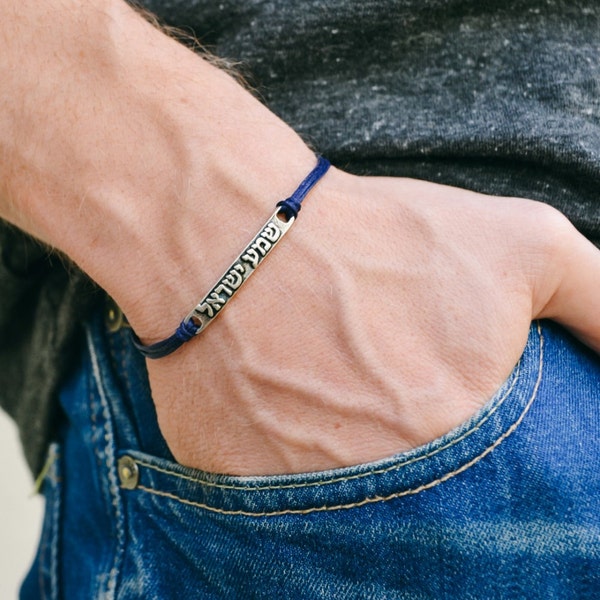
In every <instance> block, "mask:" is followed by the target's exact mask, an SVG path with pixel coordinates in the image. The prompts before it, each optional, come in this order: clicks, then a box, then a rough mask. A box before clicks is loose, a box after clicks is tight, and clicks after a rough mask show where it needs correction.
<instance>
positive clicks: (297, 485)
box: [135, 323, 542, 491]
mask: <svg viewBox="0 0 600 600" xmlns="http://www.w3.org/2000/svg"><path fill="white" fill-rule="evenodd" d="M537 329H538V334H539V335H540V337H541V336H542V333H541V328H540V325H539V323H538V327H537ZM540 352H541V349H540ZM520 372H521V360H519V362H518V363H517V366H516V371H515V373H514V375H513V380H512V381H511V384H510V387H509V389H508V390H507V391H506V393H505V394H504V396H503V397H502V398H501V399H500V400H498V401H497V403H496V404H495V405H494V406H493V408H491V409H490V411H489V412H488V413H487V414H486V415H484V416H483V417H482V419H481V421H478V422H477V424H476V425H474V426H473V427H472V428H471V429H469V430H467V431H465V433H463V434H462V435H460V436H459V437H457V438H455V439H453V440H452V441H450V442H448V443H447V444H445V445H443V446H440V447H439V448H436V449H435V450H432V451H431V452H428V453H427V454H423V455H421V456H416V457H414V458H411V459H410V460H407V461H406V462H403V463H400V464H394V465H391V466H389V467H385V468H381V469H372V470H370V471H365V472H363V473H357V474H355V475H348V476H346V477H336V478H334V479H329V480H324V481H323V480H321V481H310V482H304V483H288V484H282V485H268V486H260V485H257V486H242V485H233V484H222V483H215V482H212V481H206V480H203V479H199V478H197V477H192V476H190V475H182V474H181V473H177V472H175V471H172V470H169V469H163V468H161V467H158V466H156V465H152V464H150V463H147V462H145V461H143V460H139V459H135V460H136V462H137V463H138V464H139V465H141V466H143V467H147V468H148V469H152V470H154V471H157V472H159V473H165V474H166V475H171V476H173V477H177V478H179V479H183V480H185V481H190V482H192V483H197V484H201V485H204V486H206V487H213V488H217V489H223V490H238V491H263V490H265V491H269V490H289V489H298V488H307V487H318V486H322V485H331V484H334V483H341V482H344V481H352V480H355V479H362V478H364V477H369V476H371V475H382V474H384V473H389V472H391V471H396V470H400V469H402V468H404V467H408V466H409V465H412V464H414V463H416V462H419V461H421V460H425V459H427V458H431V457H432V456H434V455H436V454H438V453H439V452H442V451H443V450H447V449H448V448H451V447H452V446H454V445H455V444H458V443H459V442H462V441H463V440H464V439H465V438H467V437H468V436H470V435H471V434H473V433H475V432H476V431H477V430H479V429H480V428H481V427H482V426H483V425H484V424H485V422H486V421H488V420H489V419H490V418H491V417H492V415H493V414H494V413H495V412H496V411H497V410H498V409H499V408H500V407H501V406H502V405H503V404H504V402H505V401H506V399H507V398H508V397H509V396H510V394H511V392H512V391H513V389H514V387H515V386H516V385H517V382H518V381H519V378H520Z"/></svg>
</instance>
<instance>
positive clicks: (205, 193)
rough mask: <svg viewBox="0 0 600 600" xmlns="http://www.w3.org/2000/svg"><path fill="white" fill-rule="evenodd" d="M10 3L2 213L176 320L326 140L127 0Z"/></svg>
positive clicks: (146, 322) (4, 30) (133, 306)
mask: <svg viewBox="0 0 600 600" xmlns="http://www.w3.org/2000/svg"><path fill="white" fill-rule="evenodd" d="M0 6H1V8H2V12H3V20H2V22H1V23H0V39H1V40H2V44H3V53H2V56H1V57H0V78H1V79H2V81H3V86H2V93H1V95H0V151H1V152H2V156H3V161H2V164H1V165H0V186H1V193H0V214H1V216H3V217H4V218H6V219H7V220H9V221H11V222H13V223H15V224H16V225H17V226H19V227H21V228H22V229H25V230H26V231H28V232H30V233H31V234H33V235H35V236H36V237H38V238H40V239H42V240H43V241H45V242H47V243H48V244H50V245H51V246H54V247H56V248H58V249H60V250H62V251H63V252H65V253H66V254H67V255H68V256H69V257H70V258H71V259H73V260H74V261H75V262H76V263H78V264H79V265H80V266H81V267H82V268H83V269H84V270H85V271H86V272H88V273H89V274H90V275H91V276H92V277H93V278H94V279H96V281H98V283H100V285H101V286H103V287H104V288H105V289H107V290H108V291H109V293H112V294H113V295H115V297H117V298H118V299H119V301H120V302H121V304H122V305H123V307H124V308H125V310H126V312H127V313H128V316H130V318H132V319H133V320H134V325H136V327H138V328H139V329H141V332H140V333H141V334H142V335H144V336H145V337H146V338H152V337H154V336H157V337H160V336H161V335H164V334H166V333H169V332H170V330H171V329H172V328H173V327H174V326H175V325H176V324H177V322H178V320H179V319H180V318H181V316H182V315H183V314H184V313H185V312H187V310H189V309H190V308H191V307H192V305H193V303H194V302H195V301H196V300H197V297H198V295H199V294H200V293H202V292H203V291H204V287H206V285H207V283H208V282H211V281H212V279H214V277H215V276H216V275H218V273H219V270H220V269H221V268H222V267H223V266H226V264H227V263H228V261H229V260H230V259H231V258H232V257H233V256H235V255H236V253H237V252H238V251H239V249H240V248H241V244H242V243H243V242H244V241H245V238H246V237H248V233H249V232H253V230H254V229H256V228H257V227H258V226H260V224H262V221H264V219H265V218H266V216H268V214H269V211H270V210H272V207H273V204H274V201H275V200H278V199H281V198H283V197H285V195H286V194H288V193H289V192H290V191H291V189H293V188H294V187H295V185H296V183H297V182H298V181H299V180H300V179H301V178H302V177H303V175H304V174H305V173H306V172H307V171H308V170H309V169H310V167H311V166H312V164H313V161H314V159H313V156H312V153H311V152H310V151H309V150H308V149H307V148H306V146H305V145H304V144H303V143H302V141H301V140H300V139H299V138H298V137H297V136H296V134H295V133H294V132H293V131H292V130H291V129H289V128H288V127H287V126H286V125H285V124H284V123H282V122H281V121H280V120H279V119H277V118H276V117H275V116H274V115H273V114H272V113H270V112H269V111H268V110H267V109H266V108H264V107H263V106H262V105H261V104H260V103H259V102H258V101H256V100H255V99H254V98H253V97H252V96H251V95H250V94H249V93H248V92H247V91H245V90H244V89H243V88H242V87H241V86H240V85H239V84H237V83H236V82H235V81H234V80H233V79H232V78H231V77H229V76H228V75H227V74H225V73H223V72H222V71H220V70H219V69H217V68H215V67H214V66H212V65H211V64H209V62H207V61H205V60H203V59H202V58H200V57H198V56H197V55H195V54H194V53H192V52H191V51H190V50H188V49H186V48H184V47H183V46H182V45H181V44H179V43H177V42H175V41H173V40H171V39H169V38H168V37H167V36H165V35H163V34H162V33H160V32H159V31H158V30H156V29H155V28H154V27H152V26H151V25H149V24H148V23H147V22H146V21H145V20H144V19H143V18H141V17H140V16H139V15H138V14H137V13H135V12H134V11H133V10H132V9H130V8H129V7H128V6H127V5H126V4H125V3H124V2H121V1H114V0H107V1H103V2H94V3H84V2H77V1H73V0H60V1H58V0H49V1H48V2H44V3H42V4H40V3H38V2H29V1H27V2H19V3H17V2H14V1H13V0H10V1H7V0H3V1H2V2H1V4H0ZM225 220H226V221H227V225H224V224H223V223H224V221H225ZM217 241H218V243H217ZM117 265H118V268H115V267H116V266H117ZM192 276H193V281H190V278H191V277H192ZM188 281H189V283H186V282H188ZM203 284H204V285H203ZM165 296H167V297H168V298H169V302H168V303H167V305H165V302H164V298H165ZM141 298H143V307H142V306H141V301H140V299H141ZM171 310H172V314H169V311H171ZM157 311H160V314H161V315H162V316H161V319H162V323H161V324H160V325H159V324H158V323H154V322H153V321H152V319H151V318H150V315H155V314H156V313H157Z"/></svg>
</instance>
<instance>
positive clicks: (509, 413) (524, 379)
mask: <svg viewBox="0 0 600 600" xmlns="http://www.w3.org/2000/svg"><path fill="white" fill-rule="evenodd" d="M542 364H543V338H542V334H541V328H540V326H539V325H537V324H536V325H534V326H533V327H532V329H531V331H530V336H529V339H528V342H527V345H526V348H525V351H524V353H523V356H522V357H521V359H520V361H519V363H518V364H517V365H516V366H515V368H514V370H513V372H512V373H511V375H510V376H509V378H508V379H507V380H506V382H505V383H504V384H503V386H502V387H501V389H500V390H498V392H497V393H496V394H495V395H494V396H493V397H492V398H491V399H490V400H489V401H488V402H487V403H486V405H485V406H484V407H483V408H482V409H481V410H479V411H478V413H477V414H476V415H474V416H473V417H472V418H471V419H469V420H468V421H467V422H465V423H463V424H462V425H461V426H459V427H457V428H455V429H454V430H453V431H451V432H449V433H448V434H446V435H444V436H443V437H441V438H438V439H437V440H434V441H433V442H431V443H429V444H426V445H424V446H422V447H419V448H416V449H414V450H412V451H409V452H404V453H401V454H398V455H394V456H392V457H389V458H386V459H383V460H379V461H376V462H371V463H365V464H361V465H356V466H353V467H348V468H340V469H333V470H329V471H320V472H313V473H303V474H294V475H277V476H261V477H233V476H226V475H219V474H213V473H204V472H201V471H197V470H194V469H189V468H186V467H183V466H181V465H179V464H177V463H175V462H173V461H169V460H165V459H162V458H157V457H154V456H150V455H147V454H144V453H141V452H139V451H136V450H132V451H127V450H124V451H122V452H121V456H122V457H125V456H126V457H127V459H122V460H126V461H127V464H128V465H129V467H132V466H134V467H135V473H136V475H135V478H136V481H135V485H133V486H132V485H131V482H129V485H125V487H129V488H133V489H135V490H137V492H138V493H140V492H141V493H145V494H151V495H154V496H156V498H157V501H158V499H159V498H163V499H165V500H167V501H170V502H180V503H181V504H183V505H187V506H190V507H195V508H197V509H201V510H205V511H209V512H213V513H215V514H222V515H238V516H248V517H252V516H254V517H269V516H281V515H286V514H288V515H292V514H310V513H313V512H326V511H337V510H344V509H352V508H357V507H360V506H364V505H368V504H372V503H378V502H385V501H388V500H393V499H395V498H401V497H403V496H409V495H415V494H418V493H419V492H422V491H424V490H428V489H431V488H432V487H435V486H437V485H439V484H441V483H444V482H445V481H447V480H449V479H451V478H453V477H455V476H457V475H459V474H460V473H462V472H464V471H466V470H467V469H469V468H470V467H472V466H474V465H475V464H477V463H478V462H479V461H481V460H482V459H483V458H484V457H486V456H487V455H488V454H490V453H492V452H493V451H494V450H495V449H496V448H497V447H498V446H500V445H501V444H502V442H503V441H504V440H505V439H507V438H508V437H509V436H510V435H511V434H512V433H513V432H514V431H515V429H516V428H517V427H518V426H519V424H520V423H521V421H522V420H523V418H524V417H525V415H526V413H527V411H528V410H529V407H530V406H531V403H532V402H533V401H534V399H535V395H536V391H537V388H538V386H539V383H540V378H541V367H542ZM129 470H131V469H129ZM128 472H129V471H128ZM122 481H123V480H122Z"/></svg>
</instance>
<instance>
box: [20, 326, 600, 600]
mask: <svg viewBox="0 0 600 600" xmlns="http://www.w3.org/2000/svg"><path fill="white" fill-rule="evenodd" d="M111 329H113V331H109V330H108V329H107V327H106V325H105V323H104V321H103V320H102V319H101V318H100V317H98V318H96V319H95V320H94V322H93V323H92V324H91V325H90V328H89V331H88V334H87V347H86V349H85V351H83V353H82V361H81V365H80V367H79V369H78V370H77V371H76V372H75V373H74V375H73V376H72V377H71V379H70V380H69V381H68V382H67V384H66V385H65V387H64V389H63V392H62V396H61V402H62V406H63V409H64V413H65V420H64V425H63V427H62V430H61V436H60V440H59V442H58V443H57V444H55V445H54V446H53V447H52V448H51V449H50V454H51V468H50V470H49V472H48V475H47V477H46V481H45V486H44V493H45V495H46V498H47V511H46V518H45V524H44V528H43V534H42V541H41V544H40V549H39V552H38V556H37V558H36V562H35V564H34V566H33V568H32V570H31V573H30V574H29V576H28V578H27V580H26V581H25V583H24V585H23V589H22V598H24V599H27V600H28V599H31V598H48V599H55V598H68V599H84V598H85V599H88V598H103V599H113V598H115V599H117V598H118V599H119V600H129V599H133V598H144V599H154V598H157V599H168V598H177V599H182V598H185V599H188V598H243V599H247V598H278V599H279V598H283V599H287V598H290V599H297V598H300V599H302V598H311V599H312V598H361V599H369V598H377V599H384V598H385V599H387V598H414V599H417V598H418V599H424V598H435V599H438V598H451V599H456V598H459V599H460V598H510V599H514V598H544V599H548V598H597V597H600V468H599V461H598V459H599V458H600V407H599V402H598V401H599V400H600V360H599V359H598V357H596V356H595V355H593V354H592V353H591V352H589V351H588V350H586V349H585V348H584V347H582V346H581V345H580V344H578V343H577V342H576V341H574V340H573V339H572V338H571V337H570V336H569V335H568V334H566V333H565V332H564V331H563V330H562V329H561V328H560V327H558V326H557V325H554V324H552V323H549V322H540V323H534V324H533V325H532V327H531V330H530V334H529V339H528V342H527V346H526V348H525V351H524V354H523V356H522V357H521V359H520V361H519V363H518V364H517V365H516V367H515V368H514V371H513V372H512V374H511V376H510V377H509V378H508V380H507V381H506V382H505V383H504V384H503V386H502V387H501V389H499V390H498V392H497V393H496V394H495V395H494V396H493V397H492V398H491V399H490V400H489V401H488V402H487V403H486V404H485V406H484V407H483V408H482V409H481V410H479V412H478V413H477V414H476V415H474V416H473V417H472V418H471V419H470V420H469V421H468V422H466V423H464V424H463V425H462V426H460V427H458V428H456V429H454V430H453V431H451V432H450V433H448V434H447V435H444V436H443V437H441V438H439V439H437V440H435V441H433V442H431V443H429V444H427V445H425V446H422V447H419V448H416V449H414V450H412V451H410V452H405V453H401V454H398V455H396V456H392V457H390V458H387V459H384V460H380V461H377V462H373V463H368V464H361V465H357V466H354V467H349V468H342V469H335V470H330V471H325V472H315V473H307V474H300V475H283V476H282V475H279V476H266V477H265V476H262V477H231V476H224V475H218V474H212V473H204V472H200V471H196V470H193V469H189V468H186V467H183V466H181V465H179V464H177V463H176V462H175V461H174V459H173V457H172V456H171V454H170V452H169V450H168V448H167V446H166V444H165V442H164V440H163V438H162V436H161V434H160V432H159V429H158V426H157V423H156V415H155V412H154V408H153V405H152V401H151V397H150V392H149V387H148V382H147V379H146V374H145V368H144V363H143V361H142V360H141V359H140V357H139V356H138V355H137V354H136V352H135V350H133V349H132V346H131V343H130V340H129V336H128V332H127V330H126V329H125V328H122V329H118V330H116V331H115V330H114V329H115V328H114V327H111ZM196 343H199V342H196ZM200 343H201V342H200ZM199 401H201V400H200V399H199Z"/></svg>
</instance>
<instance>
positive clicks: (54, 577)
mask: <svg viewBox="0 0 600 600" xmlns="http://www.w3.org/2000/svg"><path fill="white" fill-rule="evenodd" d="M58 468H59V467H58V463H57V461H54V465H53V471H54V494H55V499H54V506H53V508H52V530H53V531H54V536H53V537H54V540H53V543H52V548H51V555H50V556H51V558H50V561H51V564H52V570H51V572H50V586H51V587H50V593H51V596H52V598H53V599H58V531H59V527H60V510H61V497H60V496H61V494H60V490H59V483H60V473H59V472H58Z"/></svg>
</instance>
